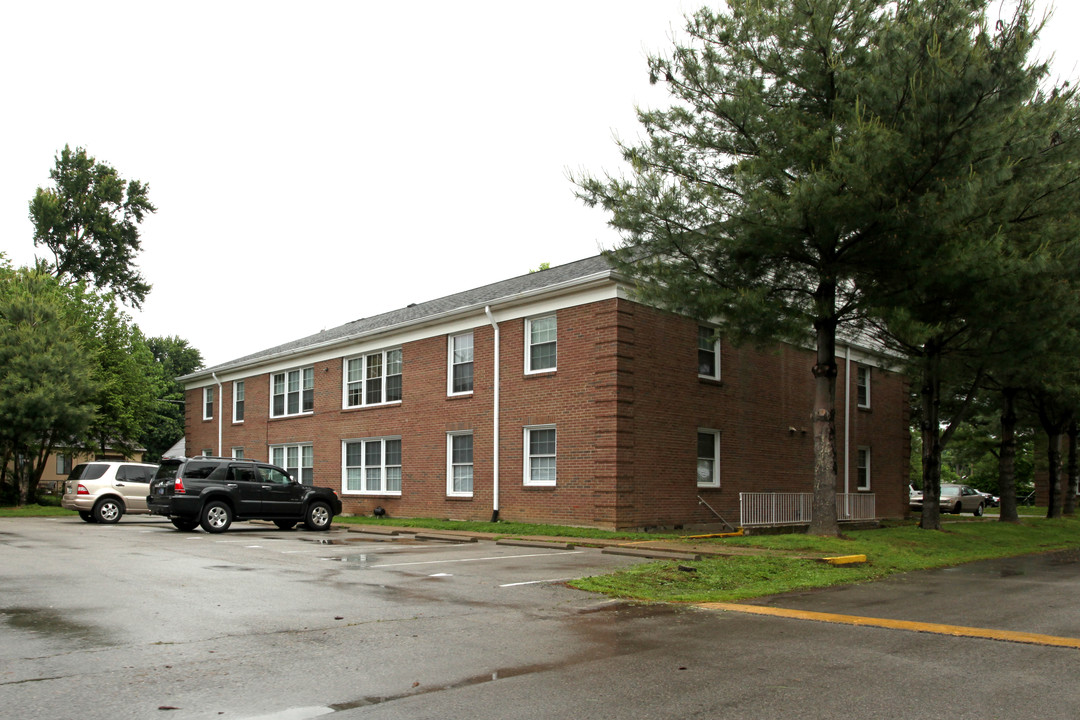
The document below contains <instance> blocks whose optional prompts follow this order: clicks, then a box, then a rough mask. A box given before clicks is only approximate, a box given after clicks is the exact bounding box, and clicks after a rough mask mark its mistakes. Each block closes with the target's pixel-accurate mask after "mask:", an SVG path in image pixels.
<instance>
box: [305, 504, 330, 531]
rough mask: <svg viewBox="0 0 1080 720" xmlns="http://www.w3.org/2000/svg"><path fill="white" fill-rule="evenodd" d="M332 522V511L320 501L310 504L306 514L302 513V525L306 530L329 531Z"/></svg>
mask: <svg viewBox="0 0 1080 720" xmlns="http://www.w3.org/2000/svg"><path fill="white" fill-rule="evenodd" d="M333 520H334V513H333V511H332V510H331V509H330V506H329V505H327V504H326V503H324V502H322V501H318V502H313V503H311V504H310V505H308V509H307V512H305V513H304V525H305V526H306V527H307V529H308V530H315V531H321V530H329V529H330V523H331V522H333Z"/></svg>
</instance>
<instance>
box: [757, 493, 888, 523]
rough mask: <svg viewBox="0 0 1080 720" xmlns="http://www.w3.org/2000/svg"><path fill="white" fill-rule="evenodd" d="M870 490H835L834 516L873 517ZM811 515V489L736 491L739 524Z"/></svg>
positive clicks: (804, 518)
mask: <svg viewBox="0 0 1080 720" xmlns="http://www.w3.org/2000/svg"><path fill="white" fill-rule="evenodd" d="M875 513H876V505H875V502H874V494H873V493H837V495H836V517H837V519H838V520H873V519H874V518H875V517H877V515H876V514H875ZM813 517H814V494H813V493H739V524H740V525H742V526H743V527H749V526H751V525H798V524H806V523H809V522H810V521H811V520H812V519H813Z"/></svg>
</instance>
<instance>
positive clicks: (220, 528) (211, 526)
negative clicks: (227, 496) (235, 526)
mask: <svg viewBox="0 0 1080 720" xmlns="http://www.w3.org/2000/svg"><path fill="white" fill-rule="evenodd" d="M232 520H233V512H232V508H231V507H229V504H228V503H225V502H221V501H220V500H213V501H211V502H208V503H206V505H205V506H204V507H203V511H202V515H201V516H200V520H199V524H200V525H202V529H203V530H205V531H206V532H208V533H223V532H225V531H226V530H228V529H229V526H230V525H232Z"/></svg>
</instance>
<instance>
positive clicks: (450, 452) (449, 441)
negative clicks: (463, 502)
mask: <svg viewBox="0 0 1080 720" xmlns="http://www.w3.org/2000/svg"><path fill="white" fill-rule="evenodd" d="M460 437H468V438H470V439H472V440H473V447H472V452H471V453H470V458H469V461H468V462H467V463H465V462H458V463H455V462H454V440H455V439H456V438H460ZM475 442H476V440H475V438H474V436H473V431H472V430H465V431H461V432H448V433H446V494H447V496H448V497H472V496H473V490H474V489H475V487H476V485H475V483H476V470H475V469H476V463H475V458H476V445H475ZM466 465H467V466H468V467H469V488H470V489H469V490H456V489H454V469H455V468H457V467H464V466H466Z"/></svg>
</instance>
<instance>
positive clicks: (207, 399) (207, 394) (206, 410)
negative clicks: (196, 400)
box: [202, 387, 214, 420]
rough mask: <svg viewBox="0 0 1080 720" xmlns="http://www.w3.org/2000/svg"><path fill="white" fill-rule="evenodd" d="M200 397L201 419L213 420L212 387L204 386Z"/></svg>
mask: <svg viewBox="0 0 1080 720" xmlns="http://www.w3.org/2000/svg"><path fill="white" fill-rule="evenodd" d="M202 399H203V410H202V419H203V420H213V419H214V388H212V387H204V388H203V391H202Z"/></svg>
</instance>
